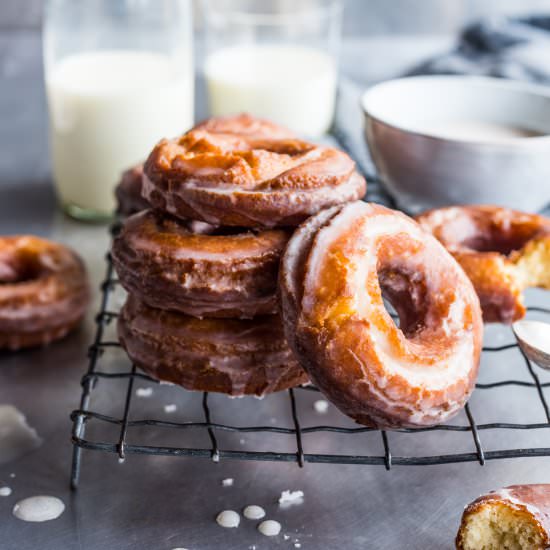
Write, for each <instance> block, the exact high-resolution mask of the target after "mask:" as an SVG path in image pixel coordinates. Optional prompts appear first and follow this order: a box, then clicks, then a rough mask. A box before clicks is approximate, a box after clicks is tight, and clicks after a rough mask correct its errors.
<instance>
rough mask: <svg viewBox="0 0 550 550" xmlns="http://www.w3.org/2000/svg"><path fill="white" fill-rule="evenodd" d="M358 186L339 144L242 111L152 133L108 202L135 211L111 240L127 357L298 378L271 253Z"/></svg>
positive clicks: (361, 186)
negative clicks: (176, 133)
mask: <svg viewBox="0 0 550 550" xmlns="http://www.w3.org/2000/svg"><path fill="white" fill-rule="evenodd" d="M365 189H366V183H365V181H364V179H363V178H362V177H361V176H360V175H359V174H358V173H357V172H356V170H355V164H354V162H353V161H352V160H351V159H350V158H349V157H348V156H347V155H346V154H344V153H342V152H341V151H338V150H336V149H334V148H331V147H323V146H319V145H315V144H312V143H308V142H305V141H302V140H300V139H298V138H296V137H295V136H294V135H292V134H291V133H290V132H289V131H288V130H286V129H284V128H282V127H279V126H277V125H275V124H272V123H270V122H267V121H263V120H259V119H255V118H252V117H250V116H247V115H239V116H237V117H230V118H215V119H210V120H208V121H206V122H204V123H202V124H199V125H198V126H196V127H195V128H193V129H192V130H190V131H189V132H187V133H186V134H184V135H183V136H181V137H180V138H178V139H173V140H162V141H161V142H160V143H158V144H157V145H156V147H155V148H154V149H153V151H152V152H151V154H150V155H149V158H148V159H147V162H146V163H145V164H144V166H143V167H136V168H134V169H132V170H130V171H128V172H127V173H126V174H125V175H124V178H123V181H122V182H121V185H120V186H119V188H118V189H117V197H118V199H119V204H120V206H119V211H120V212H121V213H123V214H130V213H133V212H137V213H134V214H133V215H132V216H130V217H129V218H127V219H126V220H125V222H124V223H123V226H122V229H121V231H120V233H119V234H118V236H117V237H116V238H115V241H114V243H113V249H112V258H113V263H114V266H115V268H116V271H117V273H118V276H119V279H120V282H121V284H122V286H123V287H124V288H125V289H126V290H127V292H128V294H129V296H128V299H127V302H126V304H125V305H124V307H123V309H122V311H121V315H120V317H119V324H118V332H119V338H120V341H121V343H122V346H123V347H124V348H125V350H126V352H127V353H128V355H129V356H130V358H131V359H132V361H133V362H134V363H135V364H136V365H137V366H139V367H140V368H142V369H143V370H144V371H146V372H148V373H149V374H151V375H152V376H154V377H155V378H157V379H161V380H166V381H170V382H173V383H176V384H179V385H182V386H184V387H185V388H187V389H190V390H198V391H213V392H222V393H226V394H229V395H233V396H242V395H257V396H261V395H264V394H266V393H269V392H273V391H279V390H283V389H287V388H290V387H293V386H296V385H299V384H302V383H305V382H306V381H307V375H306V374H305V372H304V371H303V369H302V368H301V366H300V365H299V364H298V362H297V361H296V360H295V359H294V357H293V355H292V353H291V351H290V348H289V347H288V345H287V342H286V339H285V336H284V332H283V326H282V323H281V320H280V316H279V313H278V311H279V308H278V300H277V278H278V272H279V262H280V258H281V256H282V254H283V251H284V249H285V247H286V245H287V242H288V240H289V238H290V237H291V235H292V233H293V230H294V228H295V227H296V226H297V225H298V224H299V223H301V222H302V221H304V220H305V219H306V218H308V217H309V216H311V215H314V214H316V213H317V212H319V211H321V210H323V209H324V208H327V207H332V206H335V205H340V204H343V203H346V202H349V201H352V200H356V199H359V198H361V197H362V196H363V195H364V193H365ZM148 206H149V207H148ZM147 207H148V208H147ZM144 208H145V209H144Z"/></svg>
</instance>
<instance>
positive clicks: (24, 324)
mask: <svg viewBox="0 0 550 550" xmlns="http://www.w3.org/2000/svg"><path fill="white" fill-rule="evenodd" d="M88 301H89V287H88V281H87V276H86V271H85V269H84V265H83V264H82V261H81V260H80V259H79V258H78V256H77V255H76V254H75V253H74V252H73V251H71V250H69V249H68V248H67V247H65V246H63V245H61V244H58V243H54V242H51V241H47V240H45V239H40V238H38V237H33V236H26V235H25V236H23V235H21V236H13V237H0V349H10V350H17V349H20V348H27V347H33V346H41V345H45V344H48V343H50V342H52V341H53V340H58V339H60V338H63V337H64V336H65V335H66V334H67V333H68V332H69V331H70V330H71V329H72V328H74V327H75V326H76V325H77V324H78V323H79V321H80V320H81V319H82V316H83V315H84V312H85V310H86V307H87V305H88Z"/></svg>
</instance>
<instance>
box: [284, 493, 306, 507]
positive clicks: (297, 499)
mask: <svg viewBox="0 0 550 550" xmlns="http://www.w3.org/2000/svg"><path fill="white" fill-rule="evenodd" d="M303 501H304V492H303V491H283V492H282V493H281V496H280V497H279V504H280V505H281V506H292V505H293V504H302V502H303Z"/></svg>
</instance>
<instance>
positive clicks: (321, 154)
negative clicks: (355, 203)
mask: <svg viewBox="0 0 550 550" xmlns="http://www.w3.org/2000/svg"><path fill="white" fill-rule="evenodd" d="M365 190H366V183H365V180H364V179H363V178H362V177H361V176H360V175H359V174H358V173H357V172H356V171H355V163H354V162H353V161H352V160H351V158H350V157H349V156H348V155H346V154H345V153H343V152H341V151H338V150H337V149H334V148H332V147H324V146H321V145H315V144H313V143H308V142H306V141H301V140H299V139H296V138H284V139H280V138H279V139H278V138H272V137H263V136H256V135H252V136H250V135H243V134H235V133H222V132H209V131H207V130H204V129H201V128H199V129H194V130H191V131H189V132H187V133H186V134H184V135H183V136H182V137H180V138H178V139H174V140H166V139H165V140H162V141H161V142H160V143H158V144H157V145H156V147H155V148H154V149H153V151H152V153H151V154H150V155H149V158H148V159H147V162H146V163H145V168H144V177H143V191H142V192H143V196H144V197H145V198H146V199H147V200H148V201H149V202H150V203H151V205H152V206H153V208H157V209H159V210H162V211H165V212H169V213H170V214H173V215H174V216H177V217H179V218H183V219H194V220H202V221H205V222H208V223H211V224H213V225H230V226H240V227H276V226H296V225H298V224H299V223H300V222H302V221H303V220H304V219H306V218H307V217H308V216H310V215H312V214H315V213H316V212H318V211H319V210H322V209H323V208H326V207H329V206H332V205H335V204H341V203H345V202H349V201H351V200H355V199H358V198H361V197H362V196H363V195H364V194H365Z"/></svg>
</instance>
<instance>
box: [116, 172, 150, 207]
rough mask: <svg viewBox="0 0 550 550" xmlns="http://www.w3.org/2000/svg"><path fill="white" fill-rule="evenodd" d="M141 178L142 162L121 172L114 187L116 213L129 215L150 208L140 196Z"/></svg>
mask: <svg viewBox="0 0 550 550" xmlns="http://www.w3.org/2000/svg"><path fill="white" fill-rule="evenodd" d="M142 178H143V164H137V165H136V166H133V167H132V168H129V169H128V170H126V171H125V172H124V173H123V174H122V178H121V180H120V183H119V184H118V185H117V186H116V188H115V197H116V199H117V203H118V207H117V213H118V214H120V215H122V216H131V215H132V214H135V213H136V212H141V211H142V210H145V209H147V208H151V205H150V204H149V203H148V202H147V201H146V200H145V199H144V198H143V197H142V196H141V181H142Z"/></svg>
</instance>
